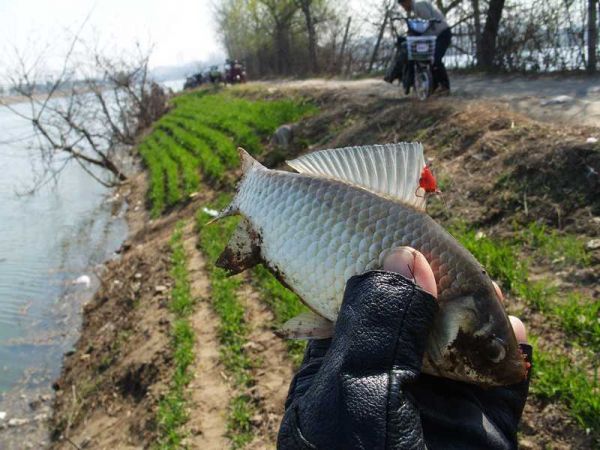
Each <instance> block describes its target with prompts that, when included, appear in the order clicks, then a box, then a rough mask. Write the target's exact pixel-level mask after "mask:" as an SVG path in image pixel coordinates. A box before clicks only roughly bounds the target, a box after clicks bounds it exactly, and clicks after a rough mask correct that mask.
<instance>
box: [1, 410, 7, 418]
mask: <svg viewBox="0 0 600 450" xmlns="http://www.w3.org/2000/svg"><path fill="white" fill-rule="evenodd" d="M4 419H6V411H0V420H4Z"/></svg>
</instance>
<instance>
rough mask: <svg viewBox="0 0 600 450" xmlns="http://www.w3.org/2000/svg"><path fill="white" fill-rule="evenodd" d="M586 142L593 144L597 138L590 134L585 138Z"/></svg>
mask: <svg viewBox="0 0 600 450" xmlns="http://www.w3.org/2000/svg"><path fill="white" fill-rule="evenodd" d="M585 142H587V143H588V144H595V143H596V142H598V138H595V137H594V136H590V137H589V138H587V139H586V141H585Z"/></svg>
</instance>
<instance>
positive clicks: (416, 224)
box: [213, 142, 527, 386]
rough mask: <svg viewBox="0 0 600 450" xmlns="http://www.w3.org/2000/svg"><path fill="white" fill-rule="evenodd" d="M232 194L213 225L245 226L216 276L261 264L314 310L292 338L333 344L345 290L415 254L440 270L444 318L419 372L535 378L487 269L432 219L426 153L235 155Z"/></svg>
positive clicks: (400, 149) (482, 379) (367, 150)
mask: <svg viewBox="0 0 600 450" xmlns="http://www.w3.org/2000/svg"><path fill="white" fill-rule="evenodd" d="M239 153H240V159H241V166H242V176H241V179H240V181H239V183H238V185H237V189H236V194H235V195H234V197H233V199H232V201H231V203H230V204H229V205H228V206H226V207H225V208H224V209H223V210H222V211H221V212H220V213H219V215H218V216H217V217H216V218H215V219H213V221H216V220H219V219H220V218H223V217H227V216H232V215H241V216H242V218H241V220H240V221H239V223H238V226H237V228H236V229H235V231H234V232H233V234H232V236H231V238H230V240H229V242H228V244H227V246H226V248H225V249H224V250H223V252H222V253H221V255H220V256H219V258H218V260H217V262H216V265H217V266H218V267H221V268H223V269H225V270H226V271H228V273H229V274H232V275H233V274H237V273H240V272H243V271H244V270H246V269H249V268H251V267H253V266H255V265H257V264H259V263H262V264H264V265H265V266H266V267H267V268H268V269H269V270H270V271H271V272H272V273H273V274H275V276H276V277H277V278H278V279H279V280H280V281H281V282H282V283H283V284H284V285H285V286H287V287H288V288H290V289H291V290H292V291H294V292H295V293H296V294H297V295H298V296H299V297H300V299H301V301H302V302H303V303H304V304H305V305H306V306H307V307H308V309H309V310H310V311H309V312H305V313H303V314H301V315H300V316H298V317H295V318H293V319H291V320H290V321H288V322H287V323H286V324H284V325H283V327H282V328H281V330H280V332H279V334H280V335H281V336H283V337H287V338H292V339H318V338H326V337H330V336H332V334H333V332H334V329H335V327H334V324H335V320H336V318H337V315H338V313H339V310H340V307H341V304H342V300H343V296H344V289H345V286H346V282H347V281H348V279H349V278H351V277H352V276H354V275H359V274H362V273H364V272H366V271H370V270H381V269H382V264H383V260H384V258H385V257H386V255H387V254H388V253H389V252H390V251H391V250H392V249H394V248H396V247H401V246H409V247H413V248H415V249H416V250H418V251H420V252H421V253H422V254H423V255H424V256H425V258H426V259H427V261H428V262H429V264H430V265H431V268H432V270H433V273H434V276H435V279H436V284H437V289H438V304H439V309H438V312H437V313H436V315H435V317H434V321H433V325H432V329H431V332H430V334H429V337H428V340H427V343H426V351H425V356H424V359H423V372H424V373H427V374H431V375H436V376H440V377H445V378H450V379H454V380H458V381H465V382H469V383H473V384H477V385H481V386H503V385H508V384H513V383H518V382H520V381H522V380H524V379H525V378H526V373H527V368H526V363H525V360H524V358H523V355H522V352H521V350H520V348H519V345H518V343H517V340H516V338H515V334H514V331H513V329H512V327H511V325H510V321H509V319H508V316H507V314H506V311H505V310H504V307H503V305H502V303H501V301H500V299H499V297H498V294H497V292H496V290H495V288H494V285H493V282H492V279H491V278H490V276H489V275H488V273H487V272H486V270H485V268H484V267H483V266H482V265H481V264H480V263H479V262H478V261H477V260H476V259H475V257H474V256H473V255H472V254H471V253H470V252H469V251H468V250H467V249H466V248H465V247H463V246H462V245H461V244H460V243H459V242H458V241H457V240H456V239H455V238H454V237H453V236H452V235H451V234H450V233H449V232H447V231H446V230H445V229H444V228H443V227H442V226H441V225H440V224H438V223H437V222H436V221H435V220H434V219H432V218H431V217H430V216H429V215H428V214H427V212H426V199H425V196H423V195H418V190H419V180H420V177H421V174H422V172H423V169H424V168H425V167H426V164H425V158H424V154H423V146H422V144H420V143H406V142H401V143H395V144H385V145H370V146H358V147H345V148H336V149H328V150H321V151H317V152H313V153H309V154H307V155H304V156H301V157H299V158H297V159H294V160H292V161H288V162H287V163H288V165H289V166H290V167H291V168H292V169H294V170H295V171H296V172H291V171H282V170H271V169H268V168H266V167H264V166H263V165H262V164H260V163H259V162H258V161H256V160H255V159H254V158H253V157H252V156H251V155H249V154H248V153H247V152H246V151H244V150H243V149H239Z"/></svg>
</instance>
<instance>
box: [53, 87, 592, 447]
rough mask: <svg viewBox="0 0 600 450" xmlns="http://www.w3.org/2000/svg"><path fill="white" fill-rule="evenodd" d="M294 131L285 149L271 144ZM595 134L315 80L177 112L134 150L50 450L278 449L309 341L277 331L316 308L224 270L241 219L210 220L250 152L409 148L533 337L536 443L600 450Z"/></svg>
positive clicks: (460, 102)
mask: <svg viewBox="0 0 600 450" xmlns="http://www.w3.org/2000/svg"><path fill="white" fill-rule="evenodd" d="M286 123H293V124H295V125H294V127H293V141H292V143H291V145H290V146H289V147H288V148H286V149H284V148H281V147H278V146H276V145H275V144H274V143H273V142H272V141H271V139H270V138H271V136H272V134H273V133H274V131H275V130H276V129H277V128H278V127H279V126H280V125H282V124H286ZM598 132H599V130H598V129H593V128H589V127H588V128H585V127H571V126H569V127H567V126H562V125H551V124H545V123H540V122H536V121H534V120H532V119H529V118H527V117H525V116H523V115H520V114H518V113H515V112H512V111H511V110H509V109H508V108H507V107H506V106H505V105H501V104H497V103H493V102H490V101H485V102H483V101H474V100H469V99H457V98H437V99H435V98H434V99H431V100H430V101H428V102H426V103H421V102H414V101H412V100H409V99H402V100H399V99H396V98H391V97H389V96H379V95H376V94H373V93H369V94H368V95H367V94H364V95H361V94H360V93H357V92H356V91H349V90H345V89H336V88H331V89H327V88H325V89H324V88H319V89H311V87H310V86H302V85H299V86H294V85H291V86H286V85H285V84H278V85H274V86H268V85H247V86H243V87H238V88H233V89H229V88H228V89H224V90H220V91H209V90H201V91H197V92H193V93H190V94H185V95H181V96H178V97H175V98H174V99H173V100H172V109H171V111H170V112H169V113H168V114H167V115H166V116H164V117H163V118H161V119H160V120H159V121H158V122H157V123H156V124H155V125H154V126H153V129H152V130H149V132H148V134H147V135H146V136H145V137H144V138H143V139H142V140H141V142H140V144H139V154H140V157H141V160H142V161H143V164H144V167H145V169H146V170H144V172H143V173H141V174H139V175H138V176H137V177H136V178H135V179H134V180H133V181H132V182H131V183H130V184H129V185H128V186H125V187H124V188H123V194H124V195H125V196H126V197H127V200H128V203H129V205H130V209H129V220H130V225H131V228H132V234H131V237H130V239H129V240H128V241H127V243H126V244H125V245H124V246H123V248H122V252H121V258H120V259H119V260H115V261H113V262H111V263H110V264H109V266H108V271H107V272H106V276H105V277H104V279H103V283H102V288H101V289H100V291H99V292H98V293H97V295H96V297H95V299H94V300H93V301H92V302H91V303H90V304H89V305H88V306H87V307H86V309H85V312H84V328H83V330H82V337H81V339H80V340H79V342H78V344H77V348H76V350H75V351H74V352H73V354H70V355H69V356H68V357H66V359H65V366H64V369H63V373H62V376H61V378H60V379H59V380H57V382H56V384H55V387H56V390H57V398H56V402H55V412H54V417H53V420H52V427H53V434H54V439H55V442H54V444H53V448H57V449H58V448H60V449H70V448H73V447H72V443H75V444H76V445H77V446H79V447H81V448H109V447H113V448H140V447H149V446H153V445H155V444H157V443H158V445H157V446H158V447H160V448H180V447H182V446H187V447H189V448H247V449H262V448H273V446H274V441H275V438H276V434H277V428H278V425H279V420H280V417H281V413H282V410H283V400H284V398H285V395H286V392H287V386H288V384H289V381H290V379H291V376H292V373H293V369H294V367H295V366H296V364H297V363H298V361H299V359H300V357H301V354H302V344H300V343H293V342H285V341H282V340H280V339H279V338H277V337H275V336H274V335H273V333H272V331H273V330H274V329H275V328H277V326H278V325H280V324H281V323H282V322H283V321H285V320H287V319H288V318H290V317H293V316H294V315H296V314H297V313H298V311H300V310H301V308H302V306H301V304H300V303H299V301H298V300H297V298H296V297H295V295H294V294H292V293H291V292H289V291H288V290H286V289H285V288H284V287H283V286H281V285H280V284H279V283H278V282H277V281H276V280H275V278H274V277H273V276H272V275H271V274H269V273H268V272H267V271H266V270H265V269H263V268H262V267H258V268H256V269H254V270H252V271H250V272H249V273H245V274H242V275H238V276H236V277H233V278H226V277H225V275H224V273H223V272H222V271H221V270H220V269H217V268H216V267H215V266H214V261H215V260H216V257H217V255H218V254H219V253H220V250H221V249H222V248H223V246H224V245H225V243H226V242H227V236H228V234H229V233H230V232H231V230H232V227H233V226H234V225H235V222H236V219H227V220H224V221H222V222H219V223H218V224H214V225H208V226H207V225H206V224H207V222H208V221H209V219H210V217H211V216H210V214H209V213H210V210H212V209H219V208H220V207H221V206H223V205H224V204H225V203H226V201H227V198H228V197H229V196H231V194H232V192H233V189H234V187H235V182H236V180H237V178H238V176H239V169H238V164H239V163H238V159H237V158H238V157H237V152H236V147H237V146H242V147H244V148H246V149H247V150H248V151H249V152H250V153H252V154H253V155H255V157H257V158H258V159H259V160H260V161H261V162H263V163H264V164H265V165H267V166H269V167H283V165H284V161H285V160H286V159H290V158H292V157H293V156H295V155H299V154H301V153H304V152H307V151H310V150H315V149H321V148H331V147H338V146H348V145H359V144H371V143H386V142H395V141H413V140H416V141H421V142H423V144H424V146H425V149H426V155H427V157H428V158H430V160H431V165H432V167H433V170H434V172H435V173H436V175H437V177H438V180H439V184H440V187H441V189H442V190H443V192H444V193H443V196H442V197H440V198H433V199H432V201H431V202H430V206H429V212H430V214H431V215H432V216H433V217H434V218H436V219H437V220H438V221H440V222H441V223H442V224H443V225H444V226H445V227H447V228H448V229H449V230H450V231H451V232H452V233H453V234H454V235H455V236H456V237H457V238H458V239H459V240H460V241H461V242H463V244H464V245H466V246H467V247H468V248H469V249H470V250H471V251H472V252H473V253H474V254H475V255H476V256H477V258H478V259H479V260H480V261H481V262H482V263H483V264H484V265H485V266H486V268H487V269H488V271H489V273H490V274H492V276H493V277H494V278H495V279H496V280H497V281H498V282H499V284H501V286H502V289H503V291H504V292H505V293H506V297H507V302H506V306H507V308H508V310H509V312H510V313H511V314H514V315H517V316H519V317H521V318H522V319H523V321H524V322H525V323H526V324H527V326H528V329H529V334H530V340H531V341H532V343H533V345H534V347H535V353H534V357H535V370H534V374H533V381H532V389H531V395H530V399H529V401H528V405H527V407H526V411H525V417H524V419H523V423H522V427H521V432H520V441H521V446H522V447H523V448H530V449H538V448H539V449H541V448H548V447H549V446H551V447H552V448H560V449H562V448H565V449H567V448H572V449H576V448H577V449H581V448H593V446H594V443H595V442H596V443H597V440H598V439H599V437H600V434H599V433H600V421H599V417H600V392H599V386H598V380H597V370H598V366H597V364H598V356H599V353H600V320H599V312H600V302H598V297H599V296H600V287H599V284H598V278H599V275H600V245H598V244H599V243H598V239H599V238H600V196H599V195H598V192H600V178H599V175H598V174H599V173H600V144H598V143H588V142H587V138H588V137H589V136H591V135H594V134H596V135H597V134H598ZM69 441H71V442H69Z"/></svg>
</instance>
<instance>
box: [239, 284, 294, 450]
mask: <svg viewBox="0 0 600 450" xmlns="http://www.w3.org/2000/svg"><path fill="white" fill-rule="evenodd" d="M238 295H239V298H240V299H241V300H242V302H243V303H244V307H245V309H246V316H245V318H246V321H247V323H248V324H249V325H250V334H249V336H248V346H247V350H248V353H249V354H250V356H251V358H252V359H253V360H254V361H258V362H259V367H258V368H257V369H256V370H255V371H254V373H253V376H254V379H255V380H256V385H255V386H254V387H253V391H252V395H253V397H254V398H255V400H256V401H257V403H258V413H257V414H256V415H255V416H254V417H253V418H252V422H253V424H254V425H255V426H256V427H257V431H256V433H255V438H254V440H253V441H252V442H251V443H250V444H249V445H248V446H247V447H246V449H252V450H260V449H265V448H275V442H276V439H277V431H278V429H279V424H280V422H281V416H282V415H283V407H284V403H285V399H286V396H287V391H288V387H289V384H290V381H291V380H292V375H293V368H292V363H291V361H290V359H289V357H288V354H287V348H286V345H285V342H284V341H283V340H281V339H279V338H278V337H276V336H275V335H274V334H273V330H272V329H271V327H270V324H272V323H273V319H274V316H273V313H272V312H271V311H270V310H269V309H268V308H267V306H266V305H265V304H264V303H262V301H261V300H260V294H259V293H258V292H256V291H255V290H254V289H253V288H252V286H251V284H250V280H249V278H248V282H247V283H245V284H244V285H243V287H242V290H241V291H240V292H239V294H238Z"/></svg>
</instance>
